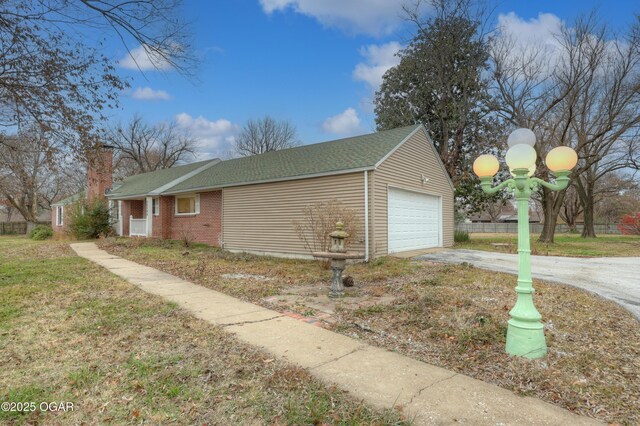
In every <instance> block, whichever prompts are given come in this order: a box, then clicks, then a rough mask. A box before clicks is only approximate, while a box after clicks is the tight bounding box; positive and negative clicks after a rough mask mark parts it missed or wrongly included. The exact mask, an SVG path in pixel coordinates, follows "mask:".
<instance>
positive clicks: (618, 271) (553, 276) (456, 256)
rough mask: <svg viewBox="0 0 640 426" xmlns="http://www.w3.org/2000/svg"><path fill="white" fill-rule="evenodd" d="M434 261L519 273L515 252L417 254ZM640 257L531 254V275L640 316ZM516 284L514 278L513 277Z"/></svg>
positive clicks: (456, 250) (444, 251)
mask: <svg viewBox="0 0 640 426" xmlns="http://www.w3.org/2000/svg"><path fill="white" fill-rule="evenodd" d="M416 259H418V260H420V259H422V260H430V261H433V262H446V263H463V262H467V263H470V264H472V265H474V266H477V267H479V268H483V269H489V270H492V271H498V272H507V273H510V274H515V275H517V274H518V255H517V254H508V253H496V252H490V251H481V250H463V249H450V250H440V251H438V252H434V253H429V254H424V255H422V256H417V257H416ZM639 267H640V257H593V258H585V257H564V256H562V257H561V256H531V275H533V277H534V278H538V279H541V280H545V281H555V282H559V283H563V284H568V285H571V286H574V287H579V288H582V289H584V290H588V291H590V292H593V293H596V294H598V295H600V296H602V297H604V298H606V299H609V300H613V301H614V302H616V303H618V304H620V305H621V306H623V307H624V308H626V309H628V310H629V311H630V312H631V313H632V314H633V315H634V316H635V317H636V318H637V319H638V320H640V278H638V268H639ZM514 284H515V281H514Z"/></svg>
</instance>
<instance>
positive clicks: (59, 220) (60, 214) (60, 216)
mask: <svg viewBox="0 0 640 426" xmlns="http://www.w3.org/2000/svg"><path fill="white" fill-rule="evenodd" d="M63 223H64V206H56V226H62V225H63Z"/></svg>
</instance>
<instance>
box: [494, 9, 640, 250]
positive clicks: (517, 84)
mask: <svg viewBox="0 0 640 426" xmlns="http://www.w3.org/2000/svg"><path fill="white" fill-rule="evenodd" d="M609 36H610V34H609V33H608V32H607V30H606V27H605V26H604V25H602V24H601V23H600V22H599V21H598V19H597V17H596V16H595V15H590V16H587V17H584V18H578V19H577V20H576V21H575V23H574V24H573V26H572V27H571V28H569V27H568V26H564V27H563V28H562V30H561V32H560V33H559V34H556V35H555V47H554V48H553V50H552V51H549V50H548V46H547V47H545V46H528V47H526V48H522V47H521V46H515V44H514V43H513V40H510V39H508V38H505V37H497V38H496V39H495V40H494V43H493V45H492V61H493V77H494V83H495V86H494V91H495V93H496V94H497V96H498V97H499V98H500V100H501V102H500V112H501V114H502V115H503V116H504V117H505V118H506V119H507V120H509V121H510V122H512V123H513V124H515V125H518V126H523V127H528V128H530V129H532V130H534V131H535V132H536V134H537V135H538V141H539V143H538V144H537V146H536V149H537V151H538V154H539V155H538V164H537V169H538V174H540V175H542V176H543V177H546V178H549V177H550V175H549V171H548V170H547V168H546V166H545V164H544V163H543V162H542V160H541V159H542V158H544V155H545V154H546V152H548V151H549V150H550V149H552V148H554V147H556V146H560V145H569V146H572V147H573V148H574V149H575V150H576V151H577V152H578V154H579V157H580V162H579V165H578V167H577V168H576V170H574V172H573V173H572V183H573V184H574V187H575V188H576V189H577V192H578V196H579V197H580V200H581V202H582V204H583V210H584V212H585V218H586V217H587V216H589V217H590V218H592V217H593V214H592V213H593V203H594V200H593V194H592V193H590V192H589V191H582V190H581V185H583V183H586V182H590V183H589V184H588V185H590V186H591V187H593V180H594V179H596V180H597V179H598V177H597V176H598V174H597V173H594V172H593V170H592V169H593V168H594V167H596V168H597V167H600V166H598V165H599V164H600V165H602V164H603V161H608V160H605V159H606V158H609V159H610V158H612V157H611V155H610V154H611V153H612V150H614V149H617V148H615V147H616V146H617V144H618V143H619V142H620V141H621V140H623V139H624V138H625V135H626V134H628V132H630V131H631V130H632V129H633V128H635V127H637V125H638V122H639V121H638V120H640V117H639V113H638V111H640V109H639V104H638V103H639V102H640V99H639V97H638V93H640V92H639V90H638V88H639V87H640V86H639V85H638V84H639V83H640V80H638V75H639V74H638V66H637V64H638V59H639V58H640V50H639V49H638V46H639V45H640V44H633V43H632V42H631V41H632V38H629V39H628V40H629V41H618V40H616V39H613V40H612V39H610V37H609ZM620 158H622V157H620ZM624 161H626V162H627V163H628V161H627V160H624ZM615 164H616V166H614V168H608V169H609V170H608V171H607V172H610V171H611V170H615V167H618V166H620V163H619V162H615ZM590 170H591V171H590ZM600 177H601V176H600ZM581 191H582V194H581ZM565 195H566V192H565V191H560V192H554V191H550V190H548V189H546V188H542V189H541V202H542V205H543V207H544V213H545V223H544V228H543V232H542V234H541V235H540V240H541V241H544V242H553V238H554V233H555V225H556V221H557V218H558V215H559V214H560V211H561V209H562V206H563V203H564V198H565ZM586 236H590V235H586Z"/></svg>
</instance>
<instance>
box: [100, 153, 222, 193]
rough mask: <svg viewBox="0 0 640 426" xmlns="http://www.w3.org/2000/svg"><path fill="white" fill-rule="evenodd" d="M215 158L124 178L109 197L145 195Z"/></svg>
mask: <svg viewBox="0 0 640 426" xmlns="http://www.w3.org/2000/svg"><path fill="white" fill-rule="evenodd" d="M211 161H217V160H206V161H199V162H197V163H191V164H185V165H183V166H176V167H171V168H168V169H162V170H156V171H155V172H149V173H142V174H139V175H135V176H129V177H128V178H126V179H125V180H124V181H123V182H122V184H121V185H120V186H118V187H117V188H115V189H114V190H113V191H111V192H110V193H109V194H108V196H109V198H120V197H131V196H134V195H146V194H148V193H150V192H151V191H153V190H154V189H158V188H159V187H161V186H163V185H166V184H167V183H169V182H172V181H174V180H176V179H178V178H180V177H181V176H184V175H185V174H187V173H190V172H192V171H194V170H196V169H198V168H199V167H202V166H204V165H205V164H207V163H209V162H211Z"/></svg>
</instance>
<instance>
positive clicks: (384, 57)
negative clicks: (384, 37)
mask: <svg viewBox="0 0 640 426" xmlns="http://www.w3.org/2000/svg"><path fill="white" fill-rule="evenodd" d="M400 49H402V46H401V45H400V43H398V42H395V41H392V42H389V43H386V44H380V45H376V44H370V45H369V46H364V47H362V48H361V49H360V54H361V55H362V56H363V57H364V58H365V62H360V63H359V64H358V65H356V67H355V69H354V70H353V78H354V79H355V80H358V81H364V82H365V83H366V84H367V85H368V86H369V87H370V88H371V90H372V91H374V92H375V91H376V90H378V87H380V84H382V76H383V75H384V73H385V72H386V71H387V70H388V69H389V68H392V67H394V66H396V65H398V63H400V58H398V57H397V56H396V53H398V51H400Z"/></svg>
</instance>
